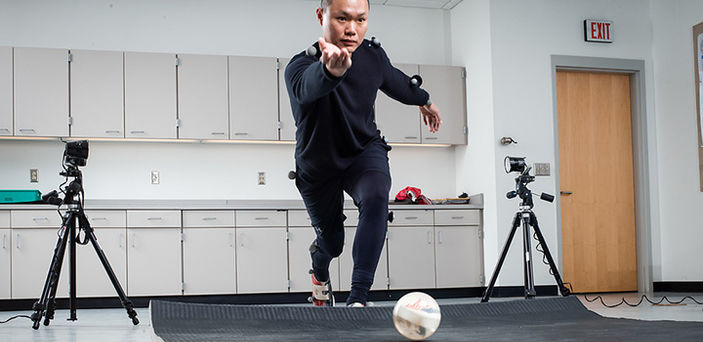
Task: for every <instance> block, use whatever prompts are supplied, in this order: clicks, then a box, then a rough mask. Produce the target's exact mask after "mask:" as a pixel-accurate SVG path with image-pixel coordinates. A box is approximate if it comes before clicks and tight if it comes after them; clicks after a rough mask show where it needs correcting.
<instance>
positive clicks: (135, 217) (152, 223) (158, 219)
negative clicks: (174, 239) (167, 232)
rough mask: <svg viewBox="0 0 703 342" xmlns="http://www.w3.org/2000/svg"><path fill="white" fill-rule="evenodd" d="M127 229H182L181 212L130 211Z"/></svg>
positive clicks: (128, 212)
mask: <svg viewBox="0 0 703 342" xmlns="http://www.w3.org/2000/svg"><path fill="white" fill-rule="evenodd" d="M127 227H145V228H148V227H157V228H158V227H172V228H180V227H181V211H180V210H161V211H157V210H129V211H127Z"/></svg>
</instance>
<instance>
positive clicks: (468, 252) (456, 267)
mask: <svg viewBox="0 0 703 342" xmlns="http://www.w3.org/2000/svg"><path fill="white" fill-rule="evenodd" d="M435 230H436V232H437V236H436V238H437V239H436V240H435V241H436V244H435V249H436V255H437V256H436V259H437V262H436V266H437V287H439V288H446V287H478V286H481V285H483V284H481V276H482V275H483V270H482V269H483V267H482V265H483V260H481V256H482V255H483V253H482V249H481V245H482V244H481V239H479V234H478V233H479V226H466V227H435Z"/></svg>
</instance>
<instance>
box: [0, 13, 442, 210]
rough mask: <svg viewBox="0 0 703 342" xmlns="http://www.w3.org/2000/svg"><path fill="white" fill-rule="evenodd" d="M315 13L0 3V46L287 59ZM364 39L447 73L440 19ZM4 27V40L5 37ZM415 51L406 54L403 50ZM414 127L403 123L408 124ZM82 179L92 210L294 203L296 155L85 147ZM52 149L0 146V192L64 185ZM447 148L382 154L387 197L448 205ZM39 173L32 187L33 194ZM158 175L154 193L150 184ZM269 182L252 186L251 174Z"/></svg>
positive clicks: (383, 26)
mask: <svg viewBox="0 0 703 342" xmlns="http://www.w3.org/2000/svg"><path fill="white" fill-rule="evenodd" d="M317 4H318V2H313V1H311V2H303V1H289V0H269V1H254V0H208V1H185V0H178V1H173V0H171V1H169V0H151V1H104V0H97V1H96V0H76V1H48V0H44V1H11V0H1V1H0V9H1V10H0V23H2V26H3V29H2V30H0V46H19V47H46V48H72V49H95V50H115V51H151V52H171V53H199V54H227V55H248V56H275V57H290V56H292V55H293V54H295V53H298V52H299V51H302V50H303V49H304V48H306V47H307V46H308V45H309V44H311V43H313V42H314V41H316V40H317V37H319V36H320V27H319V24H318V23H317V21H316V17H315V8H316V6H317ZM369 23H370V27H369V30H368V34H367V36H369V37H370V36H377V37H379V39H381V41H382V44H383V47H384V48H385V49H386V51H387V52H388V54H389V56H390V58H391V59H392V60H393V61H398V62H408V63H422V64H448V63H447V61H448V60H449V59H450V58H451V53H450V43H449V41H448V40H447V38H446V37H448V36H449V34H448V32H447V31H448V29H449V24H448V12H447V11H444V10H433V9H419V8H400V7H383V6H373V7H372V9H371V17H370V21H369ZM8 28H9V29H8ZM410 38H412V40H413V41H416V42H421V44H408V43H407V42H408V41H409V39H410ZM409 119H411V118H409ZM90 147H91V155H90V158H89V160H88V166H87V167H86V168H85V169H84V176H85V187H86V190H87V193H86V195H87V197H88V198H89V199H131V198H138V199H174V198H176V199H180V198H192V199H297V198H299V194H298V192H297V190H296V189H295V186H294V185H293V182H290V181H289V180H288V179H287V178H286V176H287V173H288V171H289V170H290V169H292V168H293V166H294V161H293V146H292V145H230V144H220V145H218V144H193V143H136V142H130V143H122V142H93V143H91V146H90ZM62 148H63V147H62V145H61V144H60V143H58V142H46V141H41V142H26V141H24V142H17V141H0V163H1V164H0V188H25V189H28V188H36V189H39V190H41V191H42V192H48V191H49V190H51V189H53V188H55V187H56V186H57V185H58V184H59V183H60V181H61V178H60V177H59V176H58V175H57V174H58V171H59V170H60V161H61V153H62ZM453 150H454V149H453V148H424V147H420V148H410V147H398V148H395V149H394V150H393V151H391V153H390V159H391V169H392V176H393V178H394V182H393V187H392V190H391V191H392V194H395V192H397V191H398V190H400V189H402V188H403V187H405V186H407V185H415V186H418V187H420V188H422V189H423V190H424V191H425V192H426V193H427V194H428V195H429V196H431V197H448V196H455V195H456V193H455V189H456V185H455V167H454V151H453ZM29 168H38V169H39V174H40V183H38V184H32V183H29V176H28V174H29ZM151 170H159V171H160V173H161V184H160V185H151V184H150V183H149V173H150V171H151ZM259 171H264V172H266V174H267V184H266V185H265V186H259V185H256V183H257V172H259Z"/></svg>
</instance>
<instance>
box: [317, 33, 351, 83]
mask: <svg viewBox="0 0 703 342" xmlns="http://www.w3.org/2000/svg"><path fill="white" fill-rule="evenodd" d="M317 42H318V43H319V44H320V51H321V52H322V56H321V57H320V62H322V64H324V65H325V67H326V68H327V71H329V73H330V74H332V75H333V76H335V77H342V75H344V73H345V72H347V69H349V68H351V65H352V60H351V52H349V50H347V48H342V49H340V48H339V47H338V46H337V45H334V44H330V43H328V42H326V41H325V39H324V38H322V37H321V38H320V39H318V40H317Z"/></svg>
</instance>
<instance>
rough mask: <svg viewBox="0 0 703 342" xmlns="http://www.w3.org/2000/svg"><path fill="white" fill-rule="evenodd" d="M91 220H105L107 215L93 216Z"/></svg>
mask: <svg viewBox="0 0 703 342" xmlns="http://www.w3.org/2000/svg"><path fill="white" fill-rule="evenodd" d="M92 220H93V221H107V217H93V218H92Z"/></svg>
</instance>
